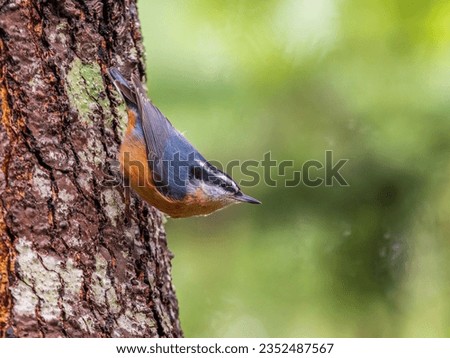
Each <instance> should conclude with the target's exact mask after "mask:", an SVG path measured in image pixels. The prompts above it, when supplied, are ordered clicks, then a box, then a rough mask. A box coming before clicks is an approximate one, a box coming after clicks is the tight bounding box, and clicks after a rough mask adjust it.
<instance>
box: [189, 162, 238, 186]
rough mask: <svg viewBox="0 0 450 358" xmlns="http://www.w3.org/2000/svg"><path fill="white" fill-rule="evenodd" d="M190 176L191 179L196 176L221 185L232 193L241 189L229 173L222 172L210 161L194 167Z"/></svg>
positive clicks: (198, 178)
mask: <svg viewBox="0 0 450 358" xmlns="http://www.w3.org/2000/svg"><path fill="white" fill-rule="evenodd" d="M190 176H191V179H192V178H195V179H197V180H202V181H204V182H205V183H211V184H213V185H217V186H220V187H221V188H223V189H224V190H226V191H228V192H231V193H237V192H238V191H239V188H238V187H237V185H236V184H235V183H234V182H233V180H232V179H231V178H230V177H229V176H228V175H226V174H225V173H222V172H221V171H220V170H218V169H217V168H215V167H213V166H211V165H210V164H209V163H207V164H205V165H203V166H194V167H192V168H191V173H190Z"/></svg>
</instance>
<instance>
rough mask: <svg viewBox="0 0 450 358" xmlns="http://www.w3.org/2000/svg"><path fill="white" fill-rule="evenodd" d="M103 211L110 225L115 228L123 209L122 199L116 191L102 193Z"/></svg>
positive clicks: (108, 190)
mask: <svg viewBox="0 0 450 358" xmlns="http://www.w3.org/2000/svg"><path fill="white" fill-rule="evenodd" d="M102 202H103V209H104V211H105V213H106V215H107V216H108V218H109V220H110V221H111V224H112V225H113V226H114V227H115V226H117V221H118V220H119V216H120V215H122V213H123V211H124V209H125V207H124V202H123V200H122V197H121V196H120V195H119V193H118V192H117V190H113V189H106V190H103V192H102Z"/></svg>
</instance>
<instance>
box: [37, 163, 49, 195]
mask: <svg viewBox="0 0 450 358" xmlns="http://www.w3.org/2000/svg"><path fill="white" fill-rule="evenodd" d="M33 188H34V189H35V190H37V191H38V193H39V194H40V196H41V197H42V198H43V199H48V198H50V197H51V195H52V187H51V182H50V176H49V175H48V174H47V173H46V172H45V171H43V170H42V169H41V168H40V167H39V166H36V167H35V168H34V172H33Z"/></svg>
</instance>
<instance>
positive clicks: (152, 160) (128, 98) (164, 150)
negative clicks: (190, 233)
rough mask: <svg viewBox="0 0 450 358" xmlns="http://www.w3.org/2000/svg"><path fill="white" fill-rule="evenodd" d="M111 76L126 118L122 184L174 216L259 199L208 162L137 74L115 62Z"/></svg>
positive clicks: (208, 211)
mask: <svg viewBox="0 0 450 358" xmlns="http://www.w3.org/2000/svg"><path fill="white" fill-rule="evenodd" d="M108 74H109V77H110V79H111V81H112V83H113V84H114V86H115V88H116V89H117V90H118V92H119V93H120V94H121V96H122V98H123V100H124V101H125V104H126V111H127V115H128V123H127V127H126V129H125V134H124V137H123V140H122V143H121V145H120V150H119V162H120V168H121V172H122V175H123V178H124V183H125V184H126V185H129V186H130V187H131V188H132V189H133V190H134V191H135V192H136V193H137V194H138V195H139V196H140V197H141V198H142V199H143V200H144V201H146V202H147V203H148V204H150V205H151V206H153V207H155V208H157V209H158V210H160V211H162V212H163V213H165V214H166V215H168V216H169V217H172V218H185V217H191V216H205V215H208V214H211V213H213V212H215V211H217V210H219V209H222V208H225V207H227V206H229V205H231V204H236V203H250V204H261V202H260V201H259V200H257V199H255V198H252V197H251V196H249V195H246V194H244V193H243V192H242V190H241V189H240V187H239V186H238V184H237V183H236V182H235V181H234V180H233V179H232V178H231V177H230V176H229V175H228V174H226V173H224V172H223V171H221V170H219V169H218V168H217V167H215V166H214V165H212V164H211V163H210V162H208V161H207V160H206V159H205V158H204V157H203V156H202V155H201V154H200V153H199V152H198V151H197V150H196V149H195V148H194V146H193V145H192V144H191V143H190V142H189V141H188V140H187V139H186V138H185V137H184V136H183V135H182V134H181V133H180V132H179V131H178V130H177V129H176V128H175V127H174V126H173V125H172V124H171V122H170V121H169V120H168V119H167V118H166V117H165V116H164V115H163V114H162V113H161V111H160V110H159V109H158V108H157V107H156V106H155V105H154V104H153V103H152V101H151V100H150V99H149V98H148V97H147V94H146V91H145V90H144V87H143V85H142V83H141V81H140V80H139V78H138V76H137V75H135V74H132V75H131V80H130V81H128V80H127V79H125V77H124V76H123V75H122V73H121V72H120V71H119V70H118V69H117V68H115V67H110V68H109V69H108Z"/></svg>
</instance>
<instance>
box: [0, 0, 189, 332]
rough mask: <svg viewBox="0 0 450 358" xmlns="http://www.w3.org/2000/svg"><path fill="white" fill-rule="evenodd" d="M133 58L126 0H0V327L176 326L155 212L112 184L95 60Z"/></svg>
mask: <svg viewBox="0 0 450 358" xmlns="http://www.w3.org/2000/svg"><path fill="white" fill-rule="evenodd" d="M142 57H143V49H142V43H141V34H140V28H139V21H138V17H137V9H136V3H135V0H47V1H45V0H42V1H38V0H35V1H32V0H10V1H8V0H6V1H5V0H0V91H1V92H0V94H1V96H0V101H1V113H0V114H1V123H0V164H1V170H0V336H15V337H26V336H28V337H30V336H32V337H61V336H63V337H87V336H97V337H98V336H100V337H111V336H113V337H130V336H133V337H177V336H181V335H182V332H181V329H180V326H179V322H178V306H177V300H176V297H175V294H174V289H173V286H172V283H171V272H170V271H171V264H170V260H171V254H170V252H169V251H168V249H167V244H166V237H165V232H164V228H163V225H162V217H161V215H160V213H159V212H158V211H156V210H154V209H153V208H151V207H148V206H146V205H145V204H143V203H142V202H141V201H140V200H139V199H138V198H133V199H132V201H131V215H129V216H128V217H126V215H125V199H124V194H123V187H122V185H115V184H117V180H116V178H117V177H118V173H116V172H115V170H114V168H116V164H115V163H116V155H117V151H118V147H119V144H120V141H121V136H122V130H123V125H124V123H125V121H126V116H125V112H124V108H123V106H119V103H120V100H119V98H118V95H117V94H116V93H115V91H114V89H113V87H112V85H111V84H110V82H109V80H108V79H107V76H106V70H107V68H108V67H109V66H110V65H115V66H117V67H119V68H121V69H122V70H123V71H124V72H125V73H126V74H128V73H129V72H127V69H128V71H129V70H130V69H137V71H138V72H139V73H140V74H141V75H143V72H144V66H143V63H142Z"/></svg>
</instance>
